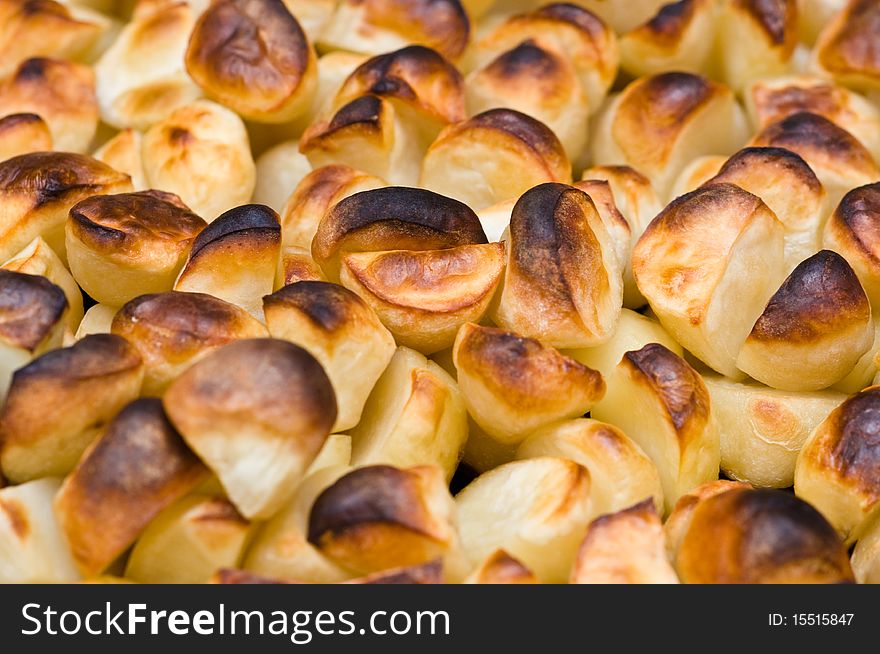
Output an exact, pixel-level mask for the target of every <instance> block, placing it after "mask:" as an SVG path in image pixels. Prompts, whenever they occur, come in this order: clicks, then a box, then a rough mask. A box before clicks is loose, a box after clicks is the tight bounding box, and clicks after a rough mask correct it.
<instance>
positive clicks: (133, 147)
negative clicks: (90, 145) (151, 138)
mask: <svg viewBox="0 0 880 654" xmlns="http://www.w3.org/2000/svg"><path fill="white" fill-rule="evenodd" d="M142 140H143V135H142V134H141V133H140V132H138V131H136V130H133V129H131V128H127V129H123V130H121V131H119V132H117V133H116V135H115V136H114V137H113V138H111V139H110V140H109V141H107V142H105V143H104V145H102V146H101V147H100V148H98V149H97V150H95V152H94V154H93V155H92V156H94V157H95V159H97V160H98V161H103V162H104V163H105V164H107V165H108V166H110V167H111V168H113V169H114V170H118V171H119V172H121V173H125V174H126V175H128V176H129V177H131V185H132V187H133V188H134V190H135V191H146V190H147V179H146V175H145V173H144V161H143V157H142V156H141V142H142Z"/></svg>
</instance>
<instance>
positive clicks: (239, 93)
mask: <svg viewBox="0 0 880 654" xmlns="http://www.w3.org/2000/svg"><path fill="white" fill-rule="evenodd" d="M315 61H316V56H315V51H314V49H313V48H312V46H311V44H310V43H309V40H308V38H307V37H306V35H305V32H303V30H302V28H301V27H300V24H299V22H298V21H297V19H296V18H295V17H294V15H293V14H292V13H291V12H290V10H289V9H288V7H286V6H285V3H284V2H283V1H282V0H218V1H217V2H212V3H211V4H210V6H209V7H208V9H207V10H206V11H205V12H204V13H202V14H201V16H199V18H198V20H197V21H196V25H195V27H194V29H193V32H192V34H191V36H190V38H189V45H188V47H187V50H186V70H187V72H188V73H189V75H190V77H192V78H193V80H194V81H195V82H196V84H198V85H199V86H200V87H201V88H202V90H203V91H204V92H205V93H206V94H207V95H208V96H210V97H212V98H213V99H215V100H217V102H220V103H221V104H223V105H225V106H227V107H229V108H230V109H232V110H233V111H235V112H236V113H237V114H239V115H240V116H241V117H242V118H247V119H249V120H254V121H257V122H264V123H282V122H288V121H291V120H294V119H295V118H297V117H299V116H300V115H301V114H303V113H305V112H306V111H308V110H309V109H310V108H311V103H312V96H313V94H314V90H315V86H316V84H317V67H316V63H315Z"/></svg>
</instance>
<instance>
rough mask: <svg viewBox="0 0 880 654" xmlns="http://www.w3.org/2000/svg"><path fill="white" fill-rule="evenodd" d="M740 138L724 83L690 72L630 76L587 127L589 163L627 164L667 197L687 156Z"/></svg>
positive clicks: (737, 115)
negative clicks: (591, 126) (589, 128)
mask: <svg viewBox="0 0 880 654" xmlns="http://www.w3.org/2000/svg"><path fill="white" fill-rule="evenodd" d="M746 138H747V131H746V119H745V116H744V114H743V112H742V110H741V109H740V107H739V105H738V104H737V102H736V99H735V98H734V96H733V93H732V92H731V91H730V89H728V88H727V87H726V86H723V85H721V84H718V83H716V82H712V81H710V80H708V79H706V78H704V77H701V76H699V75H694V74H692V73H679V72H670V73H661V74H658V75H652V76H650V77H643V78H640V79H638V80H636V81H634V82H632V83H631V84H630V85H629V86H627V87H626V89H624V90H623V92H622V93H620V94H619V95H618V96H617V97H615V98H614V99H613V100H612V102H611V103H610V104H609V105H608V106H607V107H606V109H605V111H604V112H603V114H602V115H601V117H600V118H599V120H598V121H597V124H596V128H595V130H594V133H593V139H592V154H593V163H594V164H601V165H629V166H632V167H634V168H636V169H637V170H638V171H639V172H641V173H642V174H644V175H646V176H647V177H648V178H649V179H650V180H651V183H652V184H653V185H654V187H655V188H656V189H657V191H658V192H659V193H660V195H661V196H662V197H667V195H668V193H669V190H670V187H671V186H672V183H673V181H674V180H675V178H676V177H677V176H678V174H679V173H680V172H681V170H682V168H684V166H685V165H687V164H688V163H689V162H690V161H691V160H693V159H695V158H696V157H699V156H701V155H704V154H731V153H733V152H734V151H736V150H737V149H738V148H739V147H741V146H742V144H743V143H744V141H745V140H746Z"/></svg>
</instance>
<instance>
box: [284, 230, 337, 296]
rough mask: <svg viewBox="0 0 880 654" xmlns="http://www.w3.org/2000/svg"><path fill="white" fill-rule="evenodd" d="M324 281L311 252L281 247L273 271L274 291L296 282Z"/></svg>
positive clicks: (292, 246) (304, 249)
mask: <svg viewBox="0 0 880 654" xmlns="http://www.w3.org/2000/svg"><path fill="white" fill-rule="evenodd" d="M282 235H283V231H282ZM325 281H327V278H326V277H324V271H323V270H321V267H320V266H319V265H318V264H317V263H316V262H315V260H314V259H313V258H312V252H311V250H309V249H307V248H301V247H296V246H294V245H288V246H282V248H281V257H280V258H279V260H278V270H277V271H275V286H274V288H275V290H276V291H278V290H280V289H282V288H284V287H285V286H289V285H290V284H296V283H297V282H325Z"/></svg>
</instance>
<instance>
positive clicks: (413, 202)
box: [312, 186, 489, 263]
mask: <svg viewBox="0 0 880 654" xmlns="http://www.w3.org/2000/svg"><path fill="white" fill-rule="evenodd" d="M350 239H353V240H356V241H357V242H358V243H360V244H362V245H363V246H364V247H363V248H359V249H365V248H367V247H368V249H369V250H372V251H376V250H395V249H408V250H433V249H437V248H449V247H455V246H458V245H469V244H476V243H488V242H489V241H488V239H487V238H486V233H485V232H484V231H483V227H482V224H481V223H480V219H479V218H478V217H477V215H476V214H475V213H474V212H473V210H472V209H471V208H470V207H468V206H467V205H466V204H464V203H462V202H459V201H458V200H453V199H452V198H447V197H445V196H442V195H439V194H437V193H433V192H431V191H427V190H424V189H417V188H407V187H401V186H396V187H387V188H380V189H375V190H371V191H363V192H360V193H355V194H354V195H351V196H349V197H347V198H345V199H343V200H342V201H341V202H339V203H337V204H336V205H335V206H334V207H333V208H332V209H330V211H329V212H327V214H326V215H325V216H324V217H323V218H322V219H321V221H320V223H319V224H318V229H317V233H316V235H315V238H314V240H313V242H312V254H313V255H314V257H315V260H316V261H318V263H322V262H324V261H326V260H327V259H329V258H331V257H332V256H333V255H334V254H336V253H337V252H338V251H339V250H340V248H342V247H344V244H345V241H348V240H350Z"/></svg>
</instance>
